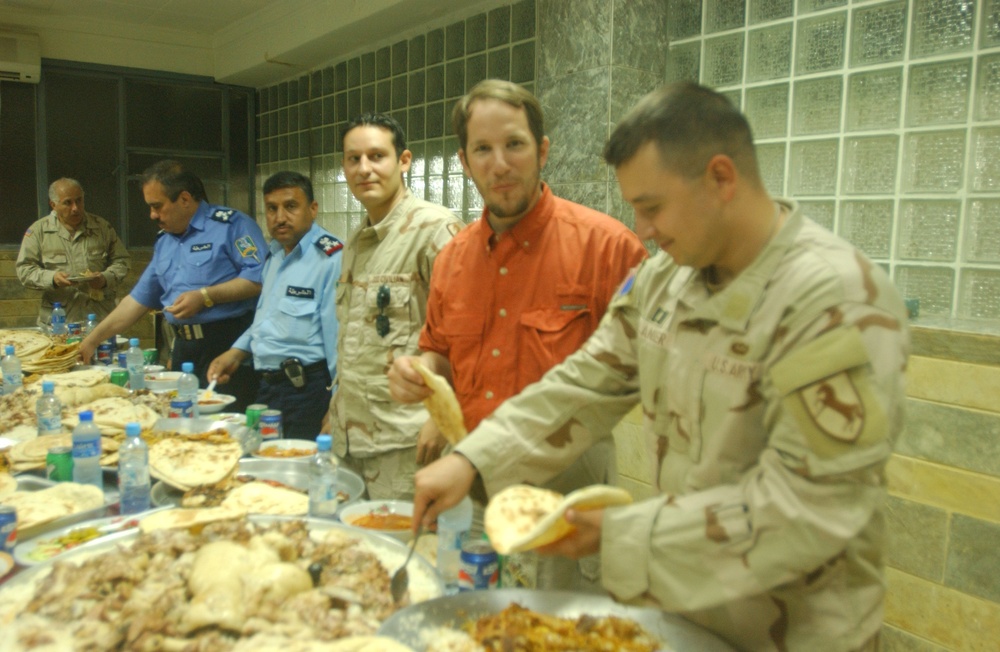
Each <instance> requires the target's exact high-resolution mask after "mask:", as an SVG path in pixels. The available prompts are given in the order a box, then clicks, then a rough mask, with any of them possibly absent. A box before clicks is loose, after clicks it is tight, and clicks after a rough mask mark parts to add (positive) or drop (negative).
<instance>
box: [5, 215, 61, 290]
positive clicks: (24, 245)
mask: <svg viewBox="0 0 1000 652" xmlns="http://www.w3.org/2000/svg"><path fill="white" fill-rule="evenodd" d="M43 234H44V232H43V230H42V225H41V224H40V223H38V222H36V223H35V224H33V225H32V226H31V228H29V229H28V231H27V232H26V233H25V234H24V239H23V240H22V241H21V250H20V251H19V252H18V254H17V263H16V265H15V271H16V272H17V279H18V280H19V281H21V285H23V286H24V287H26V288H30V289H32V290H51V289H52V279H53V277H55V275H56V272H55V270H50V269H45V265H44V264H43V263H42V236H43Z"/></svg>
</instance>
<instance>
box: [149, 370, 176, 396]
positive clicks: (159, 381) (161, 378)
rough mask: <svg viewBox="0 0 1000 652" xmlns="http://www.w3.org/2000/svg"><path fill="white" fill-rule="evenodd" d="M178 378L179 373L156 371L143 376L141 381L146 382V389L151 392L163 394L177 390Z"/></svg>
mask: <svg viewBox="0 0 1000 652" xmlns="http://www.w3.org/2000/svg"><path fill="white" fill-rule="evenodd" d="M180 377H181V372H180V371H157V372H156V373H152V374H145V377H144V378H143V380H145V381H146V389H148V390H150V391H153V392H163V391H169V390H171V389H177V379H178V378H180Z"/></svg>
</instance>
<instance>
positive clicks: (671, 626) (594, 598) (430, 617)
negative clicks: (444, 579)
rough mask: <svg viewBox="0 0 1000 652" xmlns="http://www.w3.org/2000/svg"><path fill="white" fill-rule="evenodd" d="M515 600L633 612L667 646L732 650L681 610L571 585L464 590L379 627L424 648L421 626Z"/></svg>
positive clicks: (540, 606) (449, 622) (545, 609)
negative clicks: (664, 609)
mask: <svg viewBox="0 0 1000 652" xmlns="http://www.w3.org/2000/svg"><path fill="white" fill-rule="evenodd" d="M513 602H516V603H518V604H519V605H521V606H522V607H526V608H528V609H534V610H535V611H539V612H542V613H546V614H552V615H554V616H560V617H564V618H577V617H579V616H582V615H584V614H589V615H591V616H608V615H612V616H621V617H623V618H630V619H632V620H634V621H636V622H637V623H639V624H640V625H642V627H643V628H644V629H645V630H646V631H647V632H649V633H650V634H652V635H653V636H655V637H657V638H658V639H660V641H662V642H663V643H664V648H663V649H664V650H670V649H676V650H690V651H692V652H733V648H732V647H731V646H730V645H729V644H728V643H725V642H724V641H723V640H722V639H720V638H719V637H717V636H716V635H715V634H712V633H711V632H709V631H707V630H705V629H703V628H701V627H699V626H698V625H695V624H694V623H692V622H691V621H689V620H685V619H684V618H682V617H681V616H678V615H676V614H667V613H663V612H662V611H659V610H657V609H647V608H643V607H632V606H628V605H623V604H620V603H618V602H615V601H614V600H612V599H611V598H610V597H607V596H603V595H597V594H591V593H574V592H572V591H539V590H533V589H498V590H496V591H469V592H464V593H459V594H457V595H450V596H446V597H443V598H438V599H436V600H428V601H427V602H421V603H419V604H415V605H411V606H409V607H407V608H405V609H403V610H401V611H397V612H396V613H395V614H393V615H392V616H391V617H389V618H388V619H387V620H386V621H385V622H384V623H382V626H381V627H379V630H378V633H379V635H380V636H388V637H390V638H393V639H396V640H397V641H399V642H401V643H405V644H407V645H409V646H410V647H412V648H413V649H414V650H417V651H418V652H423V651H424V650H425V649H426V640H424V636H422V630H425V629H427V628H437V627H449V628H453V629H454V628H460V627H461V626H462V624H463V623H465V622H466V621H469V620H476V619H477V618H479V617H480V616H486V615H489V614H495V613H499V612H500V611H502V610H503V609H504V608H506V607H507V606H508V605H510V604H511V603H513Z"/></svg>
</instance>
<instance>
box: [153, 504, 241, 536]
mask: <svg viewBox="0 0 1000 652" xmlns="http://www.w3.org/2000/svg"><path fill="white" fill-rule="evenodd" d="M245 515H246V512H245V511H241V510H239V509H236V508H233V507H205V508H195V509H186V508H183V507H181V508H177V509H167V510H164V511H162V512H155V513H153V514H150V515H149V516H147V517H146V518H144V519H142V520H141V521H139V529H140V530H141V531H143V532H152V531H154V530H174V529H179V528H189V527H196V526H204V525H208V524H209V523H215V522H216V521H226V520H229V519H233V518H242V517H243V516H245Z"/></svg>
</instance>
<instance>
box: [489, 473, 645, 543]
mask: <svg viewBox="0 0 1000 652" xmlns="http://www.w3.org/2000/svg"><path fill="white" fill-rule="evenodd" d="M631 502H632V496H631V494H629V493H628V492H627V491H625V490H624V489H619V488H618V487H611V486H608V485H602V484H599V485H592V486H590V487H584V488H583V489H577V490H576V491H573V492H571V493H570V494H569V495H568V496H563V495H562V494H560V493H556V492H555V491H549V490H548V489H540V488H538V487H532V486H529V485H524V484H518V485H514V486H512V487H507V488H506V489H504V490H503V491H501V492H500V493H498V494H497V495H495V496H494V497H493V498H492V499H491V500H490V502H489V504H488V505H487V506H486V513H485V515H484V524H485V526H486V534H487V535H488V536H489V538H490V543H491V544H492V545H493V548H494V549H496V551H497V552H498V553H500V554H501V555H507V554H510V553H512V552H523V551H525V550H533V549H534V548H538V547H541V546H544V545H547V544H550V543H552V542H554V541H558V540H559V539H562V538H563V537H565V536H567V535H568V534H570V533H571V532H572V531H573V530H574V527H573V526H572V525H570V524H569V522H567V521H566V510H568V509H570V508H572V509H575V510H580V511H586V510H591V509H603V508H605V507H612V506H615V505H627V504H629V503H631Z"/></svg>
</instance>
